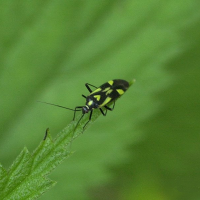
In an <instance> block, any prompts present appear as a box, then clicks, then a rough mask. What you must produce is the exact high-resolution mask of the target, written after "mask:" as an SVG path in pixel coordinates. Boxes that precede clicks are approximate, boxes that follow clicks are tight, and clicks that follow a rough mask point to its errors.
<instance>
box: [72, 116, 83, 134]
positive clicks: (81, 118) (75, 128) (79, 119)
mask: <svg viewBox="0 0 200 200" xmlns="http://www.w3.org/2000/svg"><path fill="white" fill-rule="evenodd" d="M83 116H84V114H82V116H81V118H80V119H79V120H78V122H77V124H76V126H75V128H74V130H75V129H76V128H77V126H78V124H79V122H80V121H81V119H82V118H83Z"/></svg>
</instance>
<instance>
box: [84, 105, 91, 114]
mask: <svg viewBox="0 0 200 200" xmlns="http://www.w3.org/2000/svg"><path fill="white" fill-rule="evenodd" d="M89 111H90V108H89V106H87V105H85V106H83V107H82V113H83V114H85V113H88V112H89Z"/></svg>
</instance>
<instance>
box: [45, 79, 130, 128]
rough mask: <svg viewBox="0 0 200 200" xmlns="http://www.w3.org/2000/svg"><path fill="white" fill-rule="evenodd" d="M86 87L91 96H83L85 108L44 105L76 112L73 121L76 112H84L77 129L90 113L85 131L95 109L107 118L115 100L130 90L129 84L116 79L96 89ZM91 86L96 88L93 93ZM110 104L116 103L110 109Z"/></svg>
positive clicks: (88, 85) (87, 85) (87, 84)
mask: <svg viewBox="0 0 200 200" xmlns="http://www.w3.org/2000/svg"><path fill="white" fill-rule="evenodd" d="M85 86H86V88H87V89H88V91H89V92H90V94H89V95H88V96H85V95H82V96H83V97H84V98H85V99H86V104H85V105H84V106H76V107H75V109H71V108H67V107H64V106H60V105H56V104H52V103H47V102H42V103H46V104H50V105H53V106H57V107H61V108H65V109H68V110H72V111H74V117H73V120H74V119H75V115H76V112H77V111H82V116H81V117H80V119H79V120H78V122H77V125H76V127H77V126H78V124H79V122H80V121H81V119H82V118H83V116H84V115H85V114H86V113H88V112H90V115H89V120H88V121H87V122H86V123H85V125H84V126H83V129H84V128H85V127H86V125H87V124H88V123H89V121H90V120H91V119H92V113H93V109H99V110H100V111H101V113H102V115H103V116H106V114H107V110H110V111H112V110H113V109H114V107H115V100H116V99H117V98H119V97H120V96H122V95H123V94H124V92H126V90H127V89H128V88H129V83H128V82H127V81H125V80H121V79H114V80H110V81H108V82H106V83H104V84H103V85H101V86H99V87H96V86H94V85H91V84H89V83H86V84H85ZM90 86H91V87H94V88H95V90H94V91H92V89H91V88H90ZM110 102H114V103H113V107H112V108H110V107H108V103H110ZM103 107H104V108H105V109H106V110H105V112H104V111H103V110H102V108H103ZM76 127H75V128H76Z"/></svg>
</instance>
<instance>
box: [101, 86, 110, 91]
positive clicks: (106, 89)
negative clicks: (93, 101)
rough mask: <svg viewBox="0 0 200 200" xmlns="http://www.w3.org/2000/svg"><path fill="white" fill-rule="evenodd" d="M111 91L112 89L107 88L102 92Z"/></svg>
mask: <svg viewBox="0 0 200 200" xmlns="http://www.w3.org/2000/svg"><path fill="white" fill-rule="evenodd" d="M109 89H110V87H107V88H105V89H104V90H103V91H102V92H106V91H108V90H109Z"/></svg>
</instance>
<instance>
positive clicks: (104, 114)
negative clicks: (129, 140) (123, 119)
mask: <svg viewBox="0 0 200 200" xmlns="http://www.w3.org/2000/svg"><path fill="white" fill-rule="evenodd" d="M104 107H105V106H104ZM99 110H100V111H101V113H102V115H103V116H106V114H107V108H106V112H105V113H104V112H103V110H102V109H101V108H99Z"/></svg>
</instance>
